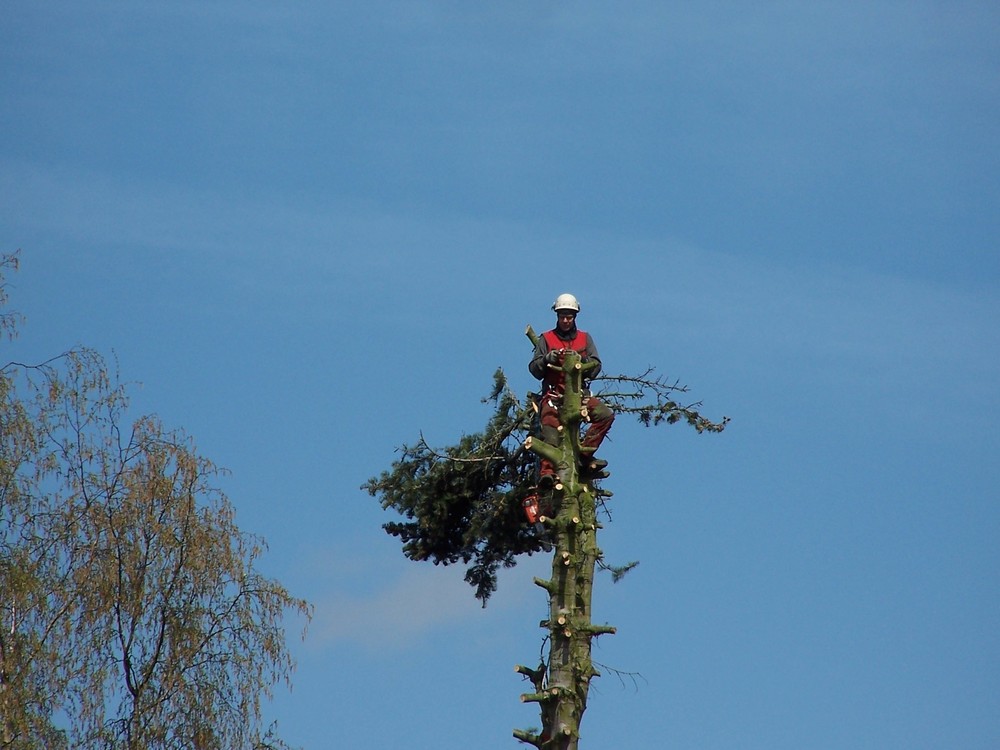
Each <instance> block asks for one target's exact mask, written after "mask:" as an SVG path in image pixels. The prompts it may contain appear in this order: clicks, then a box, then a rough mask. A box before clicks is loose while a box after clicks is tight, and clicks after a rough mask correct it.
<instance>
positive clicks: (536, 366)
mask: <svg viewBox="0 0 1000 750" xmlns="http://www.w3.org/2000/svg"><path fill="white" fill-rule="evenodd" d="M548 353H549V343H548V342H547V341H546V340H545V337H544V336H539V337H538V343H537V344H535V353H534V354H533V355H532V357H531V361H530V362H529V363H528V372H530V373H531V374H532V375H534V376H535V377H536V378H537V379H538V380H544V379H545V370H546V365H545V355H546V354H548Z"/></svg>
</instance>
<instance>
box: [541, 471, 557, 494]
mask: <svg viewBox="0 0 1000 750" xmlns="http://www.w3.org/2000/svg"><path fill="white" fill-rule="evenodd" d="M555 486H556V475H555V474H542V475H541V476H540V477H539V478H538V489H540V490H545V491H548V490H551V489H552V488H553V487H555Z"/></svg>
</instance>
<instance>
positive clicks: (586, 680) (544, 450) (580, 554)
mask: <svg viewBox="0 0 1000 750" xmlns="http://www.w3.org/2000/svg"><path fill="white" fill-rule="evenodd" d="M526 333H527V335H528V337H529V338H532V339H533V340H534V337H533V334H534V331H532V330H531V328H530V326H529V327H528V330H527V331H526ZM561 369H562V370H563V371H564V374H565V380H566V388H565V393H564V395H563V398H562V403H561V405H560V409H559V421H560V424H561V425H562V427H563V429H562V430H560V433H559V445H558V446H552V445H549V444H548V443H544V442H542V441H541V440H540V439H537V438H535V439H532V438H528V440H527V441H525V447H526V448H527V449H528V450H531V451H532V452H534V453H536V454H537V455H539V456H542V457H543V458H545V459H547V460H549V461H552V463H553V464H554V465H555V467H556V472H557V474H558V476H559V480H560V481H559V483H557V484H556V487H555V489H554V490H553V501H554V502H553V508H554V509H555V516H554V517H553V518H551V519H545V521H546V525H547V527H548V528H549V529H550V530H551V533H552V534H553V537H554V541H555V552H554V554H553V559H552V577H551V579H549V580H547V581H545V580H539V579H536V581H535V583H537V584H538V585H539V586H540V587H541V588H543V589H545V591H546V592H547V593H548V595H549V617H548V619H547V620H544V621H543V622H542V623H541V625H542V627H544V628H546V629H547V630H548V635H549V638H548V642H549V655H548V664H547V665H542V666H541V667H540V668H539V669H538V670H531V669H528V668H526V667H518V668H517V671H518V672H520V673H521V674H524V675H525V676H527V677H529V678H530V679H531V680H532V683H533V684H534V687H535V691H534V692H533V693H526V694H524V695H522V696H521V700H522V702H535V703H538V705H539V710H540V713H541V720H542V730H541V733H540V734H535V733H534V732H532V731H527V730H515V731H514V737H516V738H517V739H518V740H520V741H521V742H525V743H528V744H531V745H534V746H535V747H538V748H540V749H541V750H576V748H577V747H578V745H579V740H580V723H581V720H582V719H583V714H584V711H586V709H587V697H588V693H589V690H590V681H591V679H593V678H594V677H596V676H598V672H597V670H596V669H594V665H593V662H592V661H591V655H590V648H591V640H592V639H593V638H594V637H595V636H597V635H601V634H604V633H614V632H615V629H614V628H613V627H610V626H607V625H602V626H595V625H594V624H593V623H592V622H591V620H590V618H591V599H592V594H593V584H594V569H595V566H596V564H597V559H598V556H599V555H600V550H599V549H598V546H597V529H598V527H599V524H598V523H597V516H596V507H597V506H596V502H595V494H596V493H595V491H594V488H593V486H592V485H591V484H590V482H588V481H584V480H583V479H582V478H581V476H580V467H581V465H582V462H583V461H584V460H585V459H584V457H583V456H581V453H580V423H581V422H582V421H584V419H585V416H586V412H585V409H584V408H583V375H584V374H585V373H586V371H587V370H588V369H589V367H588V366H587V364H586V363H584V362H582V361H581V360H580V356H579V355H578V354H577V353H576V352H567V354H566V356H565V358H564V360H563V364H562V368H561ZM586 460H588V461H589V457H587V458H586Z"/></svg>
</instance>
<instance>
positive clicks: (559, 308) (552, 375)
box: [528, 294, 615, 489]
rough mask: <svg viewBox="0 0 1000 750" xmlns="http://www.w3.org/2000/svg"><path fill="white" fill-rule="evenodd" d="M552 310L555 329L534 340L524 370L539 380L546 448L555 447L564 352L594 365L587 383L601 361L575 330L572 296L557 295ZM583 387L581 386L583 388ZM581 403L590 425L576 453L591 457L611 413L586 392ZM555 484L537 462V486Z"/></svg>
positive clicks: (545, 465)
mask: <svg viewBox="0 0 1000 750" xmlns="http://www.w3.org/2000/svg"><path fill="white" fill-rule="evenodd" d="M552 309H553V311H555V314H556V327H555V328H553V329H552V330H551V331H546V332H545V333H543V334H542V335H541V336H539V337H538V343H537V345H536V346H535V352H534V355H533V356H532V358H531V362H530V363H528V371H529V372H530V373H531V374H532V375H534V376H535V377H536V378H538V379H539V380H541V381H542V396H541V403H540V404H539V415H538V416H539V420H540V421H541V438H542V440H544V441H545V442H546V443H548V444H549V445H555V446H558V445H559V403H560V399H562V395H563V390H564V388H565V375H564V373H563V371H562V370H561V369H558V366H559V365H561V364H562V360H563V356H564V353H565V352H566V350H573V351H575V352H577V353H578V354H579V355H580V357H581V359H582V360H583V361H584V362H590V361H596V362H597V367H596V368H594V369H592V370H590V371H589V372H588V373H587V378H588V381H589V380H590V379H593V378H595V377H596V376H597V375H598V374H599V373H600V371H601V358H600V356H598V354H597V347H596V346H594V340H593V339H592V338H591V336H590V334H589V333H587V332H586V331H581V330H579V329H578V328H577V327H576V316H577V313H579V312H580V303H579V302H577V301H576V297H574V296H573V295H572V294H560V295H559V296H558V297H557V298H556V301H555V303H553V305H552ZM550 365H552V366H551V367H550ZM587 385H588V383H585V384H584V387H586V386H587ZM583 403H584V405H585V406H586V407H587V415H588V416H587V418H588V419H589V421H590V426H589V427H588V428H587V432H586V434H585V435H584V436H583V440H582V441H581V442H580V452H581V453H583V454H584V456H585V457H586V458H593V455H594V452H595V451H596V450H597V449H598V447H600V445H601V441H603V440H604V436H605V435H607V434H608V430H610V429H611V423H612V422H614V421H615V413H614V412H613V411H612V410H611V409H610V408H609V407H608V406H607V405H606V404H604V403H603V402H602V401H601V400H600V399H598V398H596V397H595V396H591V395H590V393H589V391H587V392H586V393H585V394H584V400H583ZM605 466H607V461H602V460H599V459H597V460H593V461H590V462H589V467H588V468H589V469H590V470H591V471H593V470H600V469H603V468H604V467H605ZM555 481H556V469H555V467H554V466H553V465H552V463H551V462H550V461H547V460H546V459H544V458H543V459H541V468H540V470H539V477H538V486H539V487H540V488H542V489H549V488H550V487H552V486H553V485H554V484H555Z"/></svg>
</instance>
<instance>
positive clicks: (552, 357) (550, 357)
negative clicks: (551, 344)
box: [545, 349, 562, 365]
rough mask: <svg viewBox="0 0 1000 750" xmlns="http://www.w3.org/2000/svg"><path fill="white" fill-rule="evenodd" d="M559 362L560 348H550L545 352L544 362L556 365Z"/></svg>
mask: <svg viewBox="0 0 1000 750" xmlns="http://www.w3.org/2000/svg"><path fill="white" fill-rule="evenodd" d="M560 362H562V350H560V349H550V350H549V351H547V352H546V353H545V364H547V365H558V364H559V363H560Z"/></svg>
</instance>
